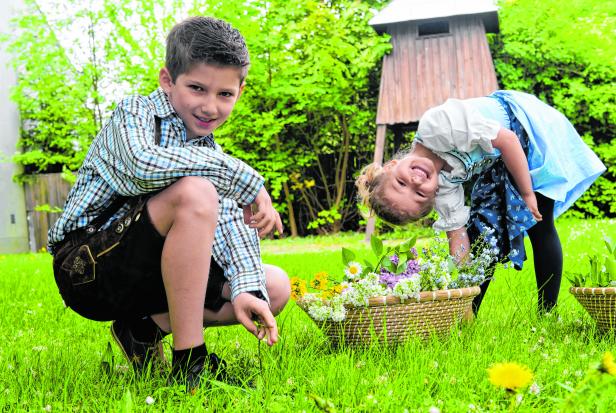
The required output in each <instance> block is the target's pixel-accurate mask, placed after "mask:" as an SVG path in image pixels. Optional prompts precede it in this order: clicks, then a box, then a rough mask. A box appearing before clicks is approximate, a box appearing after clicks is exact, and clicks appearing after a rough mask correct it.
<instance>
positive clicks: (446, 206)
mask: <svg viewBox="0 0 616 413" xmlns="http://www.w3.org/2000/svg"><path fill="white" fill-rule="evenodd" d="M435 202H436V203H435V206H434V209H436V212H437V213H438V216H439V218H438V220H437V221H436V222H435V223H434V225H433V228H434V229H435V230H436V231H453V230H454V229H458V228H462V227H463V226H465V225H466V223H467V222H468V219H469V217H470V208H469V207H468V206H466V205H464V188H462V184H453V183H451V182H449V181H447V180H446V179H445V178H444V177H443V176H442V175H440V176H439V189H438V192H437V193H436V200H435Z"/></svg>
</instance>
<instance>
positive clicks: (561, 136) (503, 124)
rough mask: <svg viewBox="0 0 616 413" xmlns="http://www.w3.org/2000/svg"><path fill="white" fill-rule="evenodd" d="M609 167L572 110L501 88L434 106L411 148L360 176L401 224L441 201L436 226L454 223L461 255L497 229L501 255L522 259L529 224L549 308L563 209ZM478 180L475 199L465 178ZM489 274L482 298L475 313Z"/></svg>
mask: <svg viewBox="0 0 616 413" xmlns="http://www.w3.org/2000/svg"><path fill="white" fill-rule="evenodd" d="M603 171H605V166H604V165H603V163H601V161H600V160H599V158H598V157H597V156H596V155H595V154H594V153H593V152H592V151H591V150H590V149H589V148H588V146H586V144H585V143H584V142H583V141H582V139H581V138H580V136H579V135H578V134H577V132H576V131H575V129H574V128H573V125H571V123H570V122H569V121H568V120H567V119H566V118H565V116H564V115H562V114H561V113H560V112H558V111H557V110H555V109H554V108H552V107H550V106H548V105H546V104H545V103H543V102H541V101H540V100H539V99H537V98H536V97H534V96H532V95H529V94H526V93H522V92H515V91H497V92H495V93H493V94H491V95H490V96H487V97H481V98H473V99H465V100H458V99H449V100H447V101H446V102H445V103H444V104H442V105H440V106H437V107H435V108H432V109H430V110H428V111H427V112H426V113H425V114H424V115H423V116H422V118H421V119H420V121H419V126H418V128H417V134H416V136H415V140H414V141H413V144H412V146H411V149H410V150H409V151H407V152H405V153H401V154H399V155H397V156H396V157H395V159H393V160H391V161H389V162H387V163H386V164H385V165H384V166H383V167H381V166H380V165H378V164H374V163H373V164H370V165H368V166H367V167H365V168H364V169H363V171H362V173H361V175H360V176H359V177H358V178H357V181H356V185H357V187H358V189H359V195H360V198H361V199H362V202H363V203H364V204H366V205H367V206H369V207H370V209H371V210H372V211H373V212H374V213H375V214H376V215H378V216H380V217H381V218H383V219H384V220H386V221H389V222H391V223H393V224H403V223H406V222H409V221H411V220H414V219H417V218H420V217H421V216H424V215H425V214H427V213H428V212H430V210H431V209H432V207H434V208H435V209H436V211H437V212H438V215H439V219H438V220H437V221H436V222H435V224H434V229H436V230H440V231H446V233H447V237H448V239H449V249H450V253H451V255H452V256H454V257H457V259H459V260H462V259H464V257H465V255H466V254H467V253H468V251H469V249H470V245H472V243H473V241H474V240H475V239H476V238H477V237H478V236H479V235H480V234H481V233H483V232H484V231H486V230H489V231H494V234H496V237H497V247H498V248H499V251H500V256H499V258H500V259H501V260H502V259H504V258H508V259H509V260H511V262H512V263H513V264H514V266H515V267H516V268H517V269H521V268H522V263H523V261H524V259H525V257H526V256H525V251H524V233H525V232H527V233H528V235H529V238H530V241H531V245H532V248H533V252H534V263H535V276H536V280H537V287H538V294H539V309H540V311H542V312H543V311H549V310H550V309H551V308H552V307H553V306H554V305H555V304H556V301H557V299H558V292H559V288H560V280H561V275H562V263H563V258H562V248H561V245H560V239H559V238H558V233H557V232H556V228H555V227H554V219H555V218H556V217H558V216H559V215H560V214H562V213H563V212H564V211H566V210H567V209H568V208H569V207H570V206H571V205H572V204H573V202H574V201H575V200H576V199H577V198H579V196H580V195H581V194H582V193H583V192H584V191H585V190H586V189H588V187H589V186H590V185H591V184H592V183H593V182H594V181H595V179H597V178H598V177H599V175H601V173H602V172H603ZM469 181H472V182H473V186H472V190H471V193H470V207H469V206H466V205H465V195H464V189H463V186H462V184H463V183H465V182H469ZM467 231H468V232H467ZM488 283H489V281H486V282H485V283H484V284H483V285H482V286H481V291H482V292H481V294H480V295H479V296H477V297H476V298H475V300H474V302H473V311H474V312H475V313H476V312H477V311H478V309H479V306H480V304H481V301H482V300H483V296H484V294H485V291H486V289H487V287H488Z"/></svg>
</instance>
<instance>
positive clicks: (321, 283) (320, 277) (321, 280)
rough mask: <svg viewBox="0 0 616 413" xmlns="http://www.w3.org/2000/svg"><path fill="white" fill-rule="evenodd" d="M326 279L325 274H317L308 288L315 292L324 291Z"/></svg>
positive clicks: (326, 283)
mask: <svg viewBox="0 0 616 413" xmlns="http://www.w3.org/2000/svg"><path fill="white" fill-rule="evenodd" d="M327 277H328V276H327V273H326V272H320V273H317V274H316V275H315V276H314V279H313V280H312V281H310V286H311V287H312V288H314V289H315V290H326V289H327V285H328V279H327Z"/></svg>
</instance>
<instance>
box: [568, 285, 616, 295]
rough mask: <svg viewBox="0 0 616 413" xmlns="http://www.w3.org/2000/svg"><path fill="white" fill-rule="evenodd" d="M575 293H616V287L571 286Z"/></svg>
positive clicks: (570, 289) (572, 291)
mask: <svg viewBox="0 0 616 413" xmlns="http://www.w3.org/2000/svg"><path fill="white" fill-rule="evenodd" d="M569 292H570V293H571V294H573V295H616V287H570V288H569Z"/></svg>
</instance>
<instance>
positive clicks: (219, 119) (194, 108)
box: [159, 63, 244, 139]
mask: <svg viewBox="0 0 616 413" xmlns="http://www.w3.org/2000/svg"><path fill="white" fill-rule="evenodd" d="M240 79H241V69H239V68H235V67H229V66H215V65H209V64H206V63H198V64H196V65H194V66H193V67H192V68H191V69H190V70H189V71H188V72H186V73H182V74H181V75H179V76H178V77H177V79H176V80H175V82H173V81H172V80H171V75H170V74H169V71H168V70H167V68H165V67H163V68H162V69H161V70H160V74H159V82H160V86H161V87H162V88H163V90H164V91H165V93H166V94H167V96H168V98H169V102H170V103H171V106H173V109H175V111H176V112H177V114H178V115H179V116H180V118H182V120H183V121H184V125H185V126H186V137H187V139H193V138H196V137H199V136H205V135H209V134H210V133H211V132H212V131H213V130H214V129H216V128H217V127H219V126H220V125H222V124H223V123H224V122H225V121H226V120H227V118H228V117H229V115H230V114H231V110H232V109H233V106H234V105H235V102H237V99H238V98H239V97H240V94H241V93H242V90H243V89H244V84H240Z"/></svg>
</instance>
